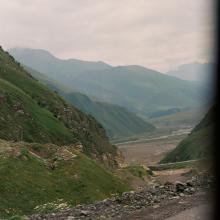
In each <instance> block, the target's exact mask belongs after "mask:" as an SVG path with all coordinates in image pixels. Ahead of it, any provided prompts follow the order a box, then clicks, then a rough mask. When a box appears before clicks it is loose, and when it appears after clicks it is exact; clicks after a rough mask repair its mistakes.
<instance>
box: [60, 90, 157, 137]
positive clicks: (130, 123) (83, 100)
mask: <svg viewBox="0 0 220 220" xmlns="http://www.w3.org/2000/svg"><path fill="white" fill-rule="evenodd" d="M64 97H65V98H66V99H67V100H69V101H70V102H71V103H72V104H74V106H76V107H78V108H79V109H80V110H82V111H83V112H85V113H87V114H90V115H92V116H93V117H94V118H95V119H97V120H98V121H99V122H100V123H101V124H102V125H103V127H104V128H105V130H106V132H107V135H108V136H109V137H110V138H111V139H120V138H124V137H129V136H132V135H135V134H141V133H148V132H151V131H153V130H155V127H154V126H153V125H152V124H150V123H148V122H146V121H145V120H143V119H141V118H139V117H138V116H136V115H135V114H134V113H132V112H129V111H128V110H126V109H125V108H123V107H120V106H117V105H112V104H108V103H104V102H95V101H92V100H91V99H89V98H88V97H87V96H85V95H83V94H81V93H76V92H75V93H69V94H65V95H64Z"/></svg>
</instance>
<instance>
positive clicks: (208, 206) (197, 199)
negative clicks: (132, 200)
mask: <svg viewBox="0 0 220 220" xmlns="http://www.w3.org/2000/svg"><path fill="white" fill-rule="evenodd" d="M120 219H122V220H124V219H126V220H211V219H213V204H212V196H211V195H208V194H207V193H204V192H199V193H197V194H195V195H193V196H189V197H184V198H180V199H178V200H171V201H164V202H162V203H160V204H159V205H155V206H154V207H148V208H145V209H143V210H142V211H139V212H136V213H134V214H132V215H130V216H122V218H120Z"/></svg>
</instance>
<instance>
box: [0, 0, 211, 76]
mask: <svg viewBox="0 0 220 220" xmlns="http://www.w3.org/2000/svg"><path fill="white" fill-rule="evenodd" d="M210 2H212V0H0V27H1V32H0V45H2V46H3V48H4V49H8V48H11V47H28V48H42V49H46V50H49V51H50V52H52V53H53V54H54V55H55V56H57V57H59V58H76V59H83V60H94V61H97V60H102V61H105V62H107V63H109V64H113V65H127V64H139V65H143V66H146V67H148V68H152V69H156V70H159V71H162V72H165V71H167V70H170V69H173V68H175V67H177V66H178V65H180V64H183V63H189V62H194V61H200V62H206V61H210V60H211V59H212V56H211V54H212V49H211V48H212V43H213V36H212V32H213V28H214V24H213V10H212V7H211V5H210Z"/></svg>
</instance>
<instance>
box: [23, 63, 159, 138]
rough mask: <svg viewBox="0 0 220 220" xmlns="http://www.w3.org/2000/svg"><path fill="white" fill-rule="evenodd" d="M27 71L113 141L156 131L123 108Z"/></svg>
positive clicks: (31, 70)
mask: <svg viewBox="0 0 220 220" xmlns="http://www.w3.org/2000/svg"><path fill="white" fill-rule="evenodd" d="M25 69H26V70H27V71H28V72H29V73H30V74H32V75H33V76H34V77H35V78H36V79H39V80H40V81H41V82H43V83H44V84H46V85H47V86H48V87H49V88H51V89H52V90H54V91H57V92H58V93H59V94H60V95H61V96H62V97H64V98H65V99H66V100H67V101H69V102H70V103H72V104H73V105H74V106H75V107H77V108H79V109H80V110H81V111H83V112H84V113H86V114H89V115H91V116H93V117H94V118H95V119H96V120H98V121H99V123H101V124H102V126H103V127H104V128H105V130H106V132H107V135H108V137H109V138H111V139H112V140H113V139H114V140H116V139H121V138H122V139H124V138H128V137H130V136H134V135H139V134H143V133H149V132H152V131H154V130H155V127H154V126H153V125H152V124H150V123H148V122H147V121H145V120H144V119H142V118H140V117H138V116H137V115H135V114H134V113H132V112H130V111H128V110H127V109H125V108H123V107H121V106H117V105H112V104H109V103H105V102H97V101H94V100H91V99H90V98H89V97H87V96H86V95H84V94H82V93H79V92H76V91H74V89H70V88H69V87H65V86H63V85H62V84H61V83H58V82H56V81H54V80H52V79H50V78H47V77H46V76H44V75H43V74H41V73H39V72H37V71H35V70H33V69H31V68H29V67H26V66H25Z"/></svg>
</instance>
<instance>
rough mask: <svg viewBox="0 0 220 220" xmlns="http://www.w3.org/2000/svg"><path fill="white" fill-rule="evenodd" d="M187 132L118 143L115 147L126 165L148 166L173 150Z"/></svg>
mask: <svg viewBox="0 0 220 220" xmlns="http://www.w3.org/2000/svg"><path fill="white" fill-rule="evenodd" d="M189 131H190V130H187V131H186V130H183V131H182V133H178V132H176V133H173V134H171V135H162V136H159V137H152V138H148V139H142V140H138V141H130V142H125V143H120V144H118V145H117V146H118V148H119V149H120V150H121V151H122V153H123V155H124V157H125V163H126V164H128V165H134V164H142V165H146V166H149V165H152V164H156V163H158V162H159V161H160V160H161V159H162V158H163V157H164V156H165V154H166V153H168V152H169V151H171V150H173V149H174V148H175V147H176V146H177V145H178V143H179V142H180V141H181V140H183V139H184V137H186V135H187V134H188V133H189Z"/></svg>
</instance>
